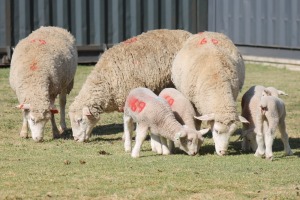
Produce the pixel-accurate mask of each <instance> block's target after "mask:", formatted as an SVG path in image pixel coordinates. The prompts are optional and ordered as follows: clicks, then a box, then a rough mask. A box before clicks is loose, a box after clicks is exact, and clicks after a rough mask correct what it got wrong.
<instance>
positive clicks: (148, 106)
mask: <svg viewBox="0 0 300 200" xmlns="http://www.w3.org/2000/svg"><path fill="white" fill-rule="evenodd" d="M134 122H136V123H137V126H136V137H135V146H134V148H133V150H132V153H131V156H132V157H134V158H136V157H139V156H140V149H141V146H142V144H143V142H144V140H145V138H146V136H147V132H148V130H149V129H150V131H151V133H152V134H155V135H158V136H162V137H161V145H162V149H163V150H162V152H163V154H165V155H167V154H170V152H169V150H168V145H167V140H166V139H168V140H172V141H174V142H175V145H176V146H178V147H179V148H180V149H182V150H183V151H185V152H186V153H187V154H189V155H192V156H193V155H196V154H197V152H198V150H199V148H200V145H201V144H202V141H203V137H202V134H201V133H200V132H197V131H196V130H195V129H191V128H189V127H187V126H185V125H184V126H182V125H181V124H180V123H179V122H178V121H177V120H176V119H175V116H174V114H173V111H172V110H171V107H170V106H169V104H168V103H167V101H165V100H164V99H162V98H161V97H158V96H157V95H155V94H154V93H153V92H152V91H151V90H149V89H147V88H135V89H132V90H131V91H130V93H129V95H128V97H127V99H126V102H125V107H124V136H125V142H124V147H125V151H126V152H130V151H131V138H132V132H133V123H134Z"/></svg>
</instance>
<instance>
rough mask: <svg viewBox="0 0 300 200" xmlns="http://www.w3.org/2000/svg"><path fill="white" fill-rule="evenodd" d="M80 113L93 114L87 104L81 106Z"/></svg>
mask: <svg viewBox="0 0 300 200" xmlns="http://www.w3.org/2000/svg"><path fill="white" fill-rule="evenodd" d="M82 114H83V115H85V116H93V114H92V113H91V112H90V109H89V108H88V107H87V106H84V107H83V108H82Z"/></svg>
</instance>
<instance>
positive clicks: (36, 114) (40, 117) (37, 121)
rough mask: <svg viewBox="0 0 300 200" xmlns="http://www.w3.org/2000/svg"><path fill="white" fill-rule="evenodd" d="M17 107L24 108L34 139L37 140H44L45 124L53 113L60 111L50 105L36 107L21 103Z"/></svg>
mask: <svg viewBox="0 0 300 200" xmlns="http://www.w3.org/2000/svg"><path fill="white" fill-rule="evenodd" d="M17 108H20V109H22V110H23V114H24V117H25V119H27V122H28V124H29V128H30V130H31V137H32V139H33V140H34V141H35V142H42V141H43V138H44V128H45V125H46V123H47V122H48V121H49V119H50V118H51V113H53V114H55V113H58V110H57V109H56V108H54V107H51V108H50V107H49V108H48V109H36V108H35V106H30V104H20V105H18V106H17Z"/></svg>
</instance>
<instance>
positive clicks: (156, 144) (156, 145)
mask: <svg viewBox="0 0 300 200" xmlns="http://www.w3.org/2000/svg"><path fill="white" fill-rule="evenodd" d="M150 143H151V150H152V151H153V152H156V153H157V154H162V148H161V141H160V136H158V135H156V134H153V133H151V142H150Z"/></svg>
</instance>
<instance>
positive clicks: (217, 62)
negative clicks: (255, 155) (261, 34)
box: [172, 32, 248, 155]
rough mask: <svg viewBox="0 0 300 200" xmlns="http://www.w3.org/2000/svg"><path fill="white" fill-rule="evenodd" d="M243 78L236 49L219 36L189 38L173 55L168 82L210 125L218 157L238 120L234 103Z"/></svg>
mask: <svg viewBox="0 0 300 200" xmlns="http://www.w3.org/2000/svg"><path fill="white" fill-rule="evenodd" d="M244 78H245V67H244V63H243V59H242V56H241V54H240V53H239V51H238V49H237V48H236V47H235V46H234V44H233V43H232V42H231V40H230V39H229V38H227V37H226V36H225V35H223V34H221V33H213V32H204V33H201V34H195V35H193V36H191V37H190V38H189V39H188V40H187V41H186V42H185V43H184V45H183V47H182V49H181V50H180V51H179V52H178V53H177V55H176V57H175V59H174V62H173V65H172V80H173V83H174V84H175V87H176V88H177V89H178V90H179V91H180V92H182V93H183V94H184V95H185V96H186V97H187V98H188V99H189V100H190V101H191V102H192V103H193V104H194V105H195V107H196V109H197V111H198V113H200V114H201V115H202V116H200V117H196V118H197V119H199V120H202V121H208V122H209V124H210V125H211V130H212V134H213V139H214V142H215V149H216V152H217V154H218V155H226V154H227V149H228V144H229V139H230V136H231V134H233V132H234V131H235V129H236V128H237V125H236V124H235V122H236V121H239V122H242V123H248V121H247V120H246V119H245V118H243V117H242V116H238V114H237V108H236V99H237V96H238V93H239V91H240V90H241V88H242V86H243V83H244Z"/></svg>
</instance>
